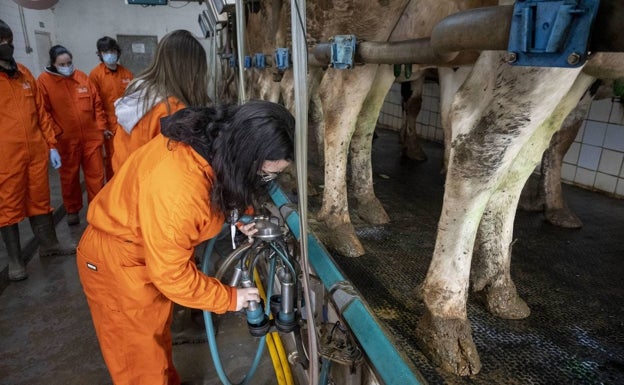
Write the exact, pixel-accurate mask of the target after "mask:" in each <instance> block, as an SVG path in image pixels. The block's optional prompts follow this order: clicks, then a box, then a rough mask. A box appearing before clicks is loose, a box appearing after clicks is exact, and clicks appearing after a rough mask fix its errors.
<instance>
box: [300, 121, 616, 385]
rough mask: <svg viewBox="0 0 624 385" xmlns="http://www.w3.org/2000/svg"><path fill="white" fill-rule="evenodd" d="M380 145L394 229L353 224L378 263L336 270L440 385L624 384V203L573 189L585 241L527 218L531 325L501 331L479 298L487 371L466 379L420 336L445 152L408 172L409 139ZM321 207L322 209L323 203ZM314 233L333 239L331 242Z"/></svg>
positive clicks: (523, 258)
mask: <svg viewBox="0 0 624 385" xmlns="http://www.w3.org/2000/svg"><path fill="white" fill-rule="evenodd" d="M377 134H378V137H377V139H376V140H375V142H374V145H373V171H374V181H375V192H376V194H377V196H378V197H379V199H380V200H381V202H382V203H383V205H384V207H385V208H386V210H387V211H388V214H389V215H390V218H391V223H389V224H387V225H383V226H370V225H367V224H365V223H363V222H362V221H359V220H358V218H357V217H355V215H354V214H352V221H353V222H354V225H355V227H356V231H357V233H358V235H359V237H360V239H361V240H362V242H363V244H364V247H365V249H366V254H365V255H364V256H362V257H360V258H344V257H339V256H335V257H334V258H335V261H336V263H337V264H338V266H340V268H341V269H342V270H343V271H344V273H345V274H346V275H347V276H348V277H349V279H350V280H351V281H352V282H353V283H354V284H355V286H356V287H357V289H358V290H359V291H360V292H361V294H362V295H363V297H364V298H365V300H366V302H367V303H368V305H369V306H370V307H371V309H373V312H374V314H375V316H376V317H377V318H378V319H379V320H380V321H381V322H382V324H383V325H384V327H385V328H386V331H387V332H388V333H389V335H390V336H391V338H392V339H393V340H394V342H395V343H396V346H397V347H398V348H399V349H400V350H401V351H402V352H403V353H404V354H405V355H406V356H407V357H409V359H410V360H411V361H412V362H413V364H414V365H415V366H416V367H417V368H419V371H420V373H421V375H422V376H423V377H424V378H425V379H426V380H427V381H428V383H430V384H523V385H524V384H624V327H623V326H624V260H623V258H624V201H623V200H618V199H613V198H609V197H606V196H604V195H601V194H598V193H593V192H589V191H586V190H583V189H580V188H577V187H573V186H567V185H566V186H564V195H565V197H566V200H567V202H568V206H569V207H570V208H571V209H572V210H573V211H574V212H575V213H576V214H577V215H578V216H579V217H580V218H581V220H582V221H583V223H584V226H583V228H581V229H578V230H569V229H560V228H557V227H554V226H552V225H550V224H549V223H547V222H545V221H544V217H543V214H541V213H529V212H522V211H519V212H518V213H517V216H516V223H515V229H514V237H515V239H516V242H515V244H514V247H513V255H512V262H511V264H512V278H513V279H514V282H515V284H516V286H517V289H518V292H519V294H520V296H521V297H522V298H523V299H524V300H525V301H526V302H527V303H528V305H529V306H530V308H531V315H530V316H529V317H528V318H526V319H524V320H513V321H511V320H502V319H498V318H496V317H494V316H492V315H491V314H489V313H488V312H487V311H486V310H485V308H484V307H483V306H482V305H481V304H480V303H479V302H477V301H476V300H475V299H474V298H470V299H469V302H468V317H469V320H470V322H471V323H472V330H473V333H472V336H473V339H474V342H475V344H476V346H477V349H478V352H479V354H480V357H481V363H482V366H483V367H482V369H481V372H480V373H479V374H477V375H474V376H470V377H457V376H455V375H452V374H449V373H445V372H443V371H441V370H439V369H436V368H434V367H433V366H432V365H431V364H430V363H429V362H428V361H427V359H426V358H425V357H424V355H423V354H422V353H421V352H420V351H419V350H418V348H417V345H416V336H415V329H416V324H417V321H418V319H419V317H420V316H421V315H422V314H423V309H424V308H423V305H422V304H421V303H419V302H418V301H417V300H416V297H415V294H414V293H415V289H416V287H417V286H418V285H419V284H420V283H421V282H422V281H423V280H424V277H425V274H426V272H427V268H428V265H429V262H430V260H431V255H432V254H433V249H434V245H435V236H436V229H437V222H438V218H439V213H440V210H441V207H442V196H443V191H444V176H443V175H441V173H440V167H441V165H442V160H441V158H442V148H441V146H440V145H438V144H434V143H425V151H426V152H427V155H428V156H429V160H428V161H427V162H425V163H417V162H413V161H406V160H403V159H402V158H401V156H400V148H399V144H398V135H397V133H395V132H392V131H386V130H378V131H377ZM310 206H311V211H312V212H314V210H316V209H318V207H319V206H320V201H319V198H318V197H312V198H311V199H310ZM312 228H313V229H315V231H317V233H318V232H321V233H320V234H318V235H319V236H320V238H321V239H322V230H321V229H319V228H318V227H316V228H315V226H314V224H312Z"/></svg>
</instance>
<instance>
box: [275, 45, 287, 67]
mask: <svg viewBox="0 0 624 385" xmlns="http://www.w3.org/2000/svg"><path fill="white" fill-rule="evenodd" d="M275 67H276V68H277V70H278V71H285V70H287V69H289V68H290V52H289V51H288V48H278V49H276V50H275Z"/></svg>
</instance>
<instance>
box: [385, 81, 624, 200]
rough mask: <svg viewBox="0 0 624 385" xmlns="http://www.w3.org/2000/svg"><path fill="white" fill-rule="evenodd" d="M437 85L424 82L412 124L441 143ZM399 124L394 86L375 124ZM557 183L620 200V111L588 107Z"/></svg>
mask: <svg viewBox="0 0 624 385" xmlns="http://www.w3.org/2000/svg"><path fill="white" fill-rule="evenodd" d="M439 95H440V92H439V87H438V84H437V83H434V82H426V83H425V86H424V89H423V104H422V108H421V110H420V114H419V115H418V117H417V119H416V121H417V123H418V125H417V129H416V131H417V132H418V135H419V136H420V137H421V138H424V139H427V140H431V141H434V142H439V143H442V142H443V135H444V133H443V130H442V128H441V124H440V112H439V103H440V96H439ZM402 121H403V112H402V109H401V87H400V85H399V84H398V83H395V84H394V85H393V86H392V89H391V90H390V93H389V94H388V96H387V97H386V100H385V102H384V105H383V108H382V110H381V115H380V117H379V124H380V125H381V126H382V127H386V128H390V129H394V130H399V129H400V128H401V123H402ZM561 179H562V180H563V181H564V182H566V183H570V184H575V185H579V186H581V187H585V188H589V189H591V190H598V191H603V192H606V193H608V194H610V195H613V196H616V197H620V198H624V108H623V107H622V105H621V104H620V103H619V102H614V101H612V100H611V99H603V100H596V101H594V102H593V103H592V105H591V107H590V110H589V112H588V114H587V117H586V120H585V122H584V124H583V126H582V128H581V129H580V130H579V133H578V135H577V137H576V139H575V141H574V143H573V144H572V145H571V146H570V149H569V150H568V152H567V153H566V155H565V157H564V158H563V166H562V168H561Z"/></svg>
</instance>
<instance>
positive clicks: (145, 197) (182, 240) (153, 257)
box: [139, 170, 237, 313]
mask: <svg viewBox="0 0 624 385" xmlns="http://www.w3.org/2000/svg"><path fill="white" fill-rule="evenodd" d="M157 174H158V173H152V175H150V177H148V178H146V180H145V181H143V182H142V184H143V186H142V188H141V193H140V194H139V202H141V203H140V206H139V222H140V227H141V233H142V235H143V242H144V245H145V252H146V255H145V265H146V268H147V272H148V274H149V277H150V279H151V280H152V282H153V283H154V285H155V286H156V287H157V288H158V290H160V291H161V292H162V293H163V294H164V295H165V296H166V297H167V298H169V299H170V300H172V301H174V302H176V303H178V304H180V305H183V306H187V307H191V308H197V309H205V310H209V311H213V312H215V313H223V312H225V311H228V310H229V311H231V310H236V309H237V290H236V288H233V287H229V286H226V285H224V284H222V283H221V282H220V281H219V280H217V279H215V278H213V277H208V276H206V275H205V274H203V273H201V272H200V271H199V270H198V269H197V266H196V265H195V261H194V255H193V254H194V244H196V243H197V242H199V240H198V237H199V230H198V226H199V223H201V222H206V223H208V222H210V221H218V222H219V223H218V224H217V226H219V227H221V225H222V223H223V218H222V217H220V216H218V215H212V214H211V213H210V211H209V209H208V208H207V207H208V200H207V199H204V200H203V199H201V197H202V196H204V195H206V191H202V190H201V188H200V187H198V185H199V184H197V183H193V181H192V180H190V179H192V178H193V177H197V174H191V173H183V175H181V173H180V171H179V170H170V172H165V173H162V172H161V173H159V174H158V175H157ZM200 177H202V176H200ZM204 183H205V181H204Z"/></svg>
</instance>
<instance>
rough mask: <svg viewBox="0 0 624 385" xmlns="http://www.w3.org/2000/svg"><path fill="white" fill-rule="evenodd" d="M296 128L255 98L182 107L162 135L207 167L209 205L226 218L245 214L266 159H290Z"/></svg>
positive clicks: (275, 107) (277, 108)
mask: <svg viewBox="0 0 624 385" xmlns="http://www.w3.org/2000/svg"><path fill="white" fill-rule="evenodd" d="M294 128H295V119H294V118H293V116H292V115H291V114H290V112H288V110H287V109H286V108H285V107H283V106H281V105H279V104H276V103H271V102H267V101H259V100H256V101H249V102H247V103H245V104H243V105H241V106H236V105H223V106H214V107H192V108H185V109H182V110H180V111H178V112H176V113H175V114H173V115H171V116H169V117H166V118H163V119H162V121H161V133H162V134H163V135H164V136H165V137H167V138H169V139H171V140H174V141H178V142H182V143H186V144H188V145H189V146H191V147H192V148H193V149H194V150H195V151H197V152H198V153H199V154H200V155H202V156H203V157H204V158H205V159H206V160H207V161H208V163H210V166H211V167H212V169H213V170H214V172H215V180H213V181H212V182H213V189H212V193H211V205H212V207H213V209H217V210H219V211H220V212H222V213H223V214H224V215H227V214H228V213H229V211H230V210H233V209H238V210H239V212H243V211H244V210H245V209H246V208H247V207H249V206H251V205H253V204H254V202H255V201H256V199H257V198H258V196H259V195H258V194H259V193H261V192H262V191H265V190H264V187H265V183H263V182H262V181H261V179H260V177H259V176H258V172H260V171H261V168H262V165H263V163H264V161H267V160H269V161H277V160H287V161H293V160H294Z"/></svg>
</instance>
